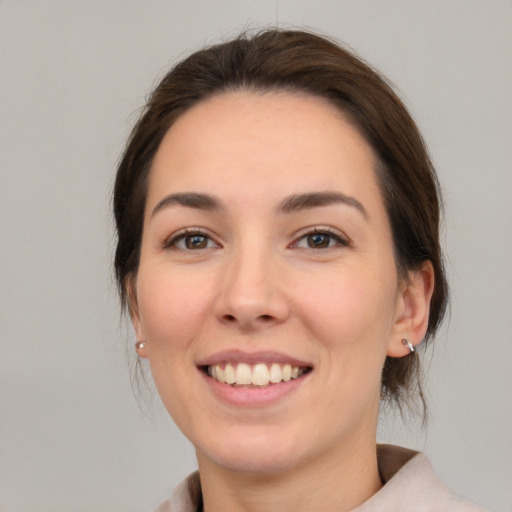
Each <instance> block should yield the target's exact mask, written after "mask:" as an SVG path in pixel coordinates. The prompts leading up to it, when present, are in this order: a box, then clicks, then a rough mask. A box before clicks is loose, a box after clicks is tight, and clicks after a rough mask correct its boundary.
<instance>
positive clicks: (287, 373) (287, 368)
mask: <svg viewBox="0 0 512 512" xmlns="http://www.w3.org/2000/svg"><path fill="white" fill-rule="evenodd" d="M291 378H292V365H291V364H285V365H284V366H283V380H284V381H285V382H288V381H289V380H290V379H291Z"/></svg>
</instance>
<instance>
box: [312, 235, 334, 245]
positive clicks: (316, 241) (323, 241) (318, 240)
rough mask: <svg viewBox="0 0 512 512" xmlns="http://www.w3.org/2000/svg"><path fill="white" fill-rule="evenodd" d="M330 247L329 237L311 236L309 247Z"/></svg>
mask: <svg viewBox="0 0 512 512" xmlns="http://www.w3.org/2000/svg"><path fill="white" fill-rule="evenodd" d="M328 245H329V237H328V236H327V235H322V234H320V233H317V234H316V235H310V236H309V246H310V247H327V246H328Z"/></svg>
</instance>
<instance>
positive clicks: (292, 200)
mask: <svg viewBox="0 0 512 512" xmlns="http://www.w3.org/2000/svg"><path fill="white" fill-rule="evenodd" d="M338 203H342V204H346V205H348V206H351V207H353V208H355V209H356V210H358V211H359V212H360V213H361V214H362V215H363V217H364V218H365V219H366V220H369V218H370V216H369V215H368V212H367V211H366V209H365V207H364V206H363V205H362V204H361V203H360V202H359V201H358V200H357V199H356V198H355V197H352V196H347V195H345V194H343V193H341V192H332V191H326V192H308V193H306V194H293V195H291V196H289V197H287V198H285V199H284V200H283V201H282V202H281V204H280V205H279V207H278V211H280V212H282V213H293V212H297V211H301V210H309V209H311V208H318V207H321V206H330V205H333V204H338Z"/></svg>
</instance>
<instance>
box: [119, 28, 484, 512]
mask: <svg viewBox="0 0 512 512" xmlns="http://www.w3.org/2000/svg"><path fill="white" fill-rule="evenodd" d="M437 188H438V187H437V179H436V176H435V172H434V170H433V168H432V165H431V162H430V160H429V157H428V154H427V151H426V149H425V147H424V144H423V142H422V139H421V136H420V134H419V133H418V130H417V128H416V126H415V124H414V122H413V121H412V119H411V118H410V116H409V114H408V113H407V111H406V109H405V108H404V106H403V104H402V103H401V102H400V100H399V99H398V98H397V96H396V95H395V94H394V93H393V92H392V90H391V88H390V87H389V86H388V85H387V84H386V82H385V80H384V79H382V78H381V77H380V76H379V75H378V74H377V73H376V72H375V71H373V70H371V69H370V68H369V67H368V66H367V65H366V64H364V63H363V62H361V60H360V59H358V58H357V57H355V56H354V55H352V54H351V53H349V52H347V51H346V50H344V49H342V48H340V47H339V46H338V45H336V44H335V43H332V42H330V41H328V40H327V39H325V38H322V37H319V36H317V35H313V34H309V33H305V32H300V31H279V30H268V31H265V32H262V33H259V34H257V35H254V36H250V37H247V36H241V37H239V38H237V39H235V40H233V41H231V42H228V43H225V44H221V45H217V46H213V47H211V48H208V49H205V50H203V51H200V52H197V53H195V54H193V55H192V56H190V57H189V58H187V59H185V60H184V61H183V62H181V63H180V64H178V65H177V66H176V67H175V68H174V69H173V70H171V71H170V72H169V74H168V75H167V76H166V77H165V78H164V79H163V80H162V82H161V83H160V84H159V85H158V87H157V88H156V89H155V91H154V93H153V94H152V96H151V97H150V98H149V101H148V104H147V107H146V110H145V112H144V113H143V115H142V117H141V119H140V120H139V121H138V123H137V125H136V126H135V128H134V130H133V132H132V135H131V138H130V140H129V143H128V146H127V148H126V151H125V154H124V156H123V159H122V161H121V163H120V166H119V169H118V175H117V180H116V185H115V193H114V209H115V217H116V223H117V230H118V246H117V252H116V260H115V266H116V272H117V279H118V283H119V288H120V293H121V299H122V301H123V304H124V305H126V306H127V307H128V309H129V312H130V315H131V319H132V322H133V325H134V329H135V333H136V336H137V340H138V341H137V344H136V350H137V353H138V355H139V357H141V358H147V359H148V360H149V364H150V367H151V372H152V375H153V378H154V381H155V384H156V387H157V390H158V392H159V394H160V397H161V398H162V401H163V403H164V405H165V407H166V408H167V410H168V411H169V413H170V414H171V416H172V417H173V419H174V420H175V422H176V423H177V425H178V426H179V427H180V429H181V430H182V431H183V433H184V434H185V435H186V436H187V437H188V438H189V439H190V441H191V442H192V443H193V445H194V447H195V449H196V454H197V460H198V466H199V473H198V474H195V475H192V476H191V477H189V479H188V480H187V481H186V482H185V483H184V484H182V485H181V486H180V487H178V488H177V489H176V491H175V494H174V496H173V497H172V498H171V499H170V500H168V501H166V502H165V503H164V504H162V506H161V507H160V508H159V509H158V510H160V511H169V510H172V511H187V512H188V511H195V510H203V509H204V510H205V511H207V512H208V511H214V510H224V511H230V510H238V511H239V510H276V511H277V510H279V511H282V510H296V511H299V510H326V511H330V510H336V511H341V510H354V509H356V510H359V511H373V510H394V511H411V510H432V511H433V510H435V511H440V510H446V511H466V510H479V509H478V508H477V507H475V506H473V505H471V504H469V503H467V502H465V501H463V500H460V499H458V498H455V497H453V496H452V495H450V493H449V491H448V490H447V489H446V488H445V487H444V485H443V484H442V483H441V482H440V481H439V480H438V479H437V477H436V476H435V475H434V473H433V471H432V469H431V467H430V465H429V463H428V461H427V460H426V458H425V457H424V456H423V455H421V454H416V453H415V452H410V451H408V450H404V449H401V448H398V447H391V446H379V447H376V428H377V417H378V411H379V404H380V400H390V401H392V402H395V403H396V404H398V405H399V406H401V405H402V404H404V403H406V402H407V400H408V399H409V398H411V397H412V396H414V395H419V397H420V399H421V396H422V395H421V387H420V386H419V382H418V356H417V352H416V347H417V346H418V345H420V344H422V345H425V344H426V343H427V341H428V340H429V339H430V338H431V337H432V335H433V334H434V333H435V331H436V328H437V327H438V325H439V323H440V322H441V319H442V316H443V312H444V309H445V305H446V301H447V285H446V281H445V277H444V273H443V265H442V255H441V250H440V246H439V229H438V228H439V198H438V191H437Z"/></svg>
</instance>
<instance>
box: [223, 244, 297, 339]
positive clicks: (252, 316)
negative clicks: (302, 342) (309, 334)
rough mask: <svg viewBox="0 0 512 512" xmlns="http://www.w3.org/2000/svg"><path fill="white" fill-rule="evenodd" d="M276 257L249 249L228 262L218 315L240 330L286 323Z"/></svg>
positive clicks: (280, 274)
mask: <svg viewBox="0 0 512 512" xmlns="http://www.w3.org/2000/svg"><path fill="white" fill-rule="evenodd" d="M276 259H277V258H276V257H273V256H272V255H271V254H269V251H267V252H265V251H263V250H261V249H259V250H257V249H255V248H253V249H252V250H251V249H250V248H247V250H244V251H243V252H242V251H241V252H239V253H238V254H236V255H234V256H233V257H232V258H229V259H228V261H226V267H225V272H224V273H223V275H222V276H221V279H222V284H221V286H220V290H219V294H218V296H217V300H216V304H215V307H214V309H215V315H216V317H217V319H218V320H219V321H220V322H222V323H224V324H229V325H233V326H235V327H237V328H239V329H241V330H245V331H251V330H258V329H261V328H265V327H270V326H272V325H277V324H280V323H282V322H284V321H285V320H286V319H287V318H288V316H289V313H290V309H289V301H288V300H287V297H286V294H285V293H284V288H285V287H284V282H283V276H282V269H280V268H279V265H278V263H277V262H276Z"/></svg>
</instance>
